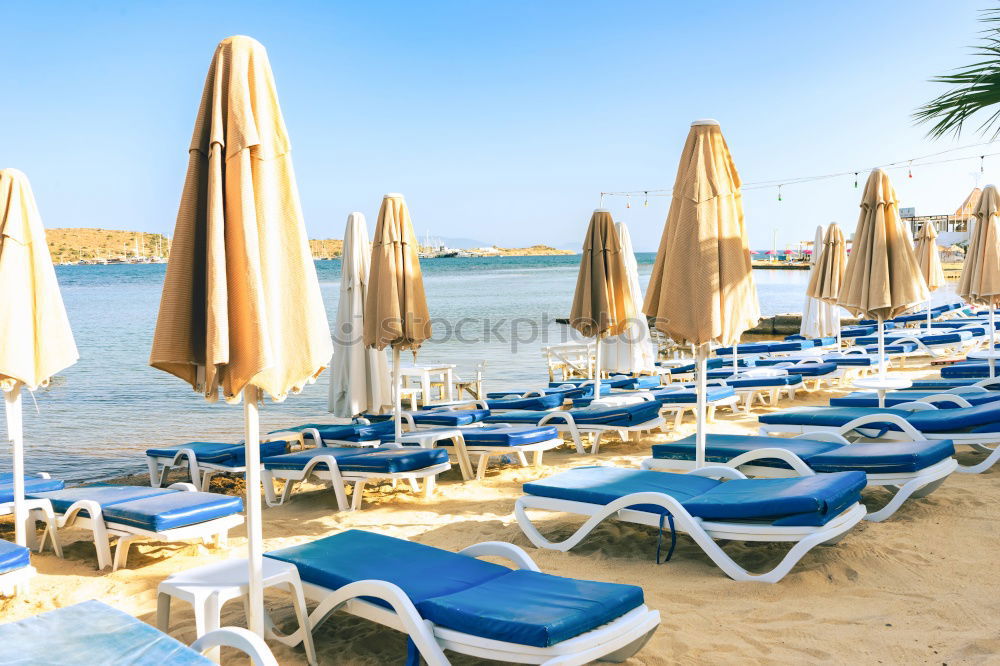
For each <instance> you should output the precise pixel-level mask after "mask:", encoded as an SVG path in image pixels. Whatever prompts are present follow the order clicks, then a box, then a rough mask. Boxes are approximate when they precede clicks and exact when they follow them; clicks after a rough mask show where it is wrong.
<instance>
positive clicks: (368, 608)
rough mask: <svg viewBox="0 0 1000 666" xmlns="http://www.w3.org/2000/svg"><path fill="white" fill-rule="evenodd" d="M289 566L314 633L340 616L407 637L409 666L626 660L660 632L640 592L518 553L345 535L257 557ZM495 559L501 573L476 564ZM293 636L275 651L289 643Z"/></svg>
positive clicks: (488, 546) (497, 547) (509, 548)
mask: <svg viewBox="0 0 1000 666" xmlns="http://www.w3.org/2000/svg"><path fill="white" fill-rule="evenodd" d="M265 556H266V557H270V558H274V559H276V560H280V561H283V562H289V563H291V564H294V565H295V566H296V567H297V568H298V571H299V576H300V578H301V579H302V586H303V589H304V591H305V594H306V597H307V598H309V599H311V600H313V601H315V602H318V606H317V607H316V609H315V610H314V611H313V612H312V614H311V615H310V626H311V627H312V629H313V630H314V631H315V629H316V627H317V626H318V625H319V624H320V623H322V622H323V621H324V620H326V618H327V617H329V616H331V615H332V613H333V611H335V610H340V611H344V612H347V613H350V614H352V615H356V616H358V617H361V618H364V619H366V620H369V621H372V622H377V623H379V624H383V625H385V626H388V627H391V628H393V629H396V630H398V631H402V632H404V633H406V634H407V635H408V638H409V641H408V650H409V654H408V659H407V663H408V664H417V663H419V660H420V658H421V657H422V658H423V660H424V662H426V663H427V664H428V666H446V665H447V664H449V663H450V661H449V659H448V657H447V656H446V655H445V651H446V650H448V651H451V652H455V653H459V654H464V655H469V656H471V657H473V658H475V659H490V660H496V661H501V662H513V663H531V664H552V665H553V666H554V665H555V664H567V665H569V664H585V663H590V662H593V661H598V660H607V661H624V660H626V659H628V658H629V657H631V656H632V655H634V654H635V653H636V652H638V651H639V650H640V649H641V648H642V646H643V645H644V644H645V642H646V641H647V640H648V638H649V636H650V635H651V634H652V632H653V631H654V630H655V629H656V627H657V625H658V624H659V621H660V618H659V613H658V612H657V611H654V610H650V609H648V608H647V607H646V606H645V605H644V603H643V594H642V589H641V588H639V587H635V586H632V585H622V584H618V583H599V582H591V581H585V580H578V579H573V578H562V577H558V576H552V575H548V574H544V573H541V572H540V571H539V569H538V566H537V565H536V564H535V563H534V562H533V561H532V560H531V558H530V556H529V555H528V554H527V553H525V552H524V551H523V550H522V549H520V548H518V547H517V546H514V545H511V544H507V543H500V542H487V543H481V544H477V545H475V546H470V547H469V548H466V549H464V550H462V551H460V552H458V553H453V552H450V551H445V550H440V549H438V548H433V547H431V546H425V545H422V544H418V543H413V542H409V541H403V540H401V539H396V538H393V537H389V536H383V535H379V534H374V533H371V532H363V531H360V530H348V531H346V532H341V533H340V534H335V535H333V536H328V537H325V538H322V539H318V540H316V541H312V542H309V543H305V544H302V545H299V546H293V547H291V548H284V549H281V550H278V551H272V552H270V553H267V554H266V555H265ZM480 557H499V558H503V559H504V560H507V561H509V562H511V563H512V564H513V565H514V568H513V569H511V568H508V567H507V566H503V565H500V564H495V563H493V562H486V561H483V560H480V559H477V558H480ZM302 636H303V635H302V633H301V632H296V633H295V634H292V635H291V636H289V637H287V638H283V639H278V640H282V641H283V642H286V643H289V644H293V645H294V644H296V643H298V642H300V641H301V639H302Z"/></svg>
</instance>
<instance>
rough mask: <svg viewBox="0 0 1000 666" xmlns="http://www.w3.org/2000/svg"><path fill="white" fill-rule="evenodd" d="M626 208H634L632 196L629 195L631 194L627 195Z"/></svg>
mask: <svg viewBox="0 0 1000 666" xmlns="http://www.w3.org/2000/svg"><path fill="white" fill-rule="evenodd" d="M625 207H626V208H631V207H632V196H631V195H629V194H626V195H625Z"/></svg>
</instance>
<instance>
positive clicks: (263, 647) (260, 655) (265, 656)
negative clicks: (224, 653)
mask: <svg viewBox="0 0 1000 666" xmlns="http://www.w3.org/2000/svg"><path fill="white" fill-rule="evenodd" d="M217 647H231V648H236V649H237V650H240V651H241V652H244V653H246V654H247V656H249V657H250V661H251V662H253V664H254V666H278V660H277V659H275V658H274V655H273V654H271V649H270V648H268V647H267V643H265V642H264V639H263V638H261V637H260V636H258V635H257V634H255V633H253V632H252V631H250V630H248V629H243V628H242V627H222V628H221V629H215V630H213V631H209V632H208V633H206V634H205V635H203V636H202V637H201V638H199V639H198V640H196V641H195V642H194V643H191V649H192V650H194V651H196V652H200V653H201V654H205V653H206V652H208V651H209V650H211V649H213V648H217Z"/></svg>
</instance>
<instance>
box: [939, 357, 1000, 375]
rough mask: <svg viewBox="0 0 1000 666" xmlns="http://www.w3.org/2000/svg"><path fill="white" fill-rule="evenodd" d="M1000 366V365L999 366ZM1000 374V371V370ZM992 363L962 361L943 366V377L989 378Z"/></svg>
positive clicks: (999, 372)
mask: <svg viewBox="0 0 1000 666" xmlns="http://www.w3.org/2000/svg"><path fill="white" fill-rule="evenodd" d="M998 367H1000V366H998ZM998 374H1000V371H998ZM989 378H990V364H989V363H986V362H980V361H976V362H972V361H969V362H962V363H955V364H954V365H946V366H944V367H943V368H941V379H989Z"/></svg>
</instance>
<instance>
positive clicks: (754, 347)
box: [715, 342, 772, 356]
mask: <svg viewBox="0 0 1000 666" xmlns="http://www.w3.org/2000/svg"><path fill="white" fill-rule="evenodd" d="M771 344H772V343H770V342H747V343H745V344H741V345H737V346H736V353H737V354H766V353H768V352H769V351H771ZM715 355H716V356H732V355H733V348H732V347H719V348H718V349H716V350H715Z"/></svg>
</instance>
